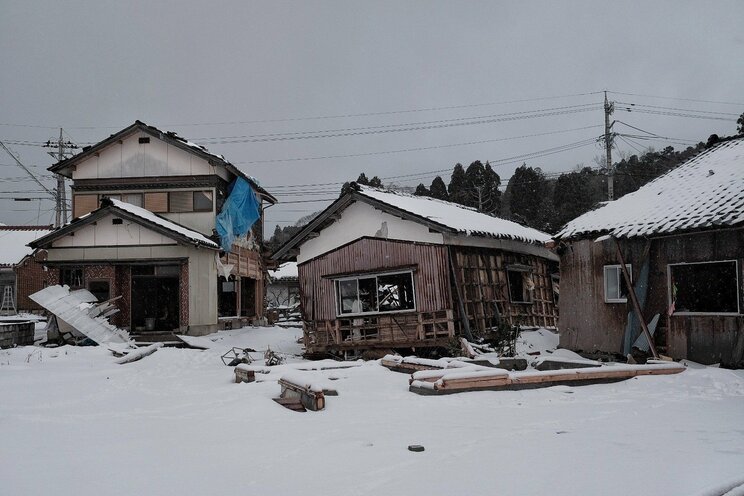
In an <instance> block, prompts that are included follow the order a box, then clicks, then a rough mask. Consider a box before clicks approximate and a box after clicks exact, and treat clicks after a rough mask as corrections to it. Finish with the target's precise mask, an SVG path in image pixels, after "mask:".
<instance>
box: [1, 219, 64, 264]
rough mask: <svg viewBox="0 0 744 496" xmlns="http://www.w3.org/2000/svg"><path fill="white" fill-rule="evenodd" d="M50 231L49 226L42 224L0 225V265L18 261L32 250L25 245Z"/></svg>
mask: <svg viewBox="0 0 744 496" xmlns="http://www.w3.org/2000/svg"><path fill="white" fill-rule="evenodd" d="M51 231H52V229H51V228H49V227H43V226H33V227H30V228H29V227H25V226H5V225H3V226H0V247H2V248H0V266H10V265H15V264H17V263H19V262H20V261H21V260H23V257H25V256H26V255H30V254H31V253H33V251H34V249H33V248H31V247H29V246H27V245H28V244H29V243H30V242H32V241H33V240H35V239H38V238H40V237H42V236H46V235H47V234H49V233H50V232H51Z"/></svg>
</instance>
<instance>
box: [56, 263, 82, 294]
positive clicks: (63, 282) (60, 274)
mask: <svg viewBox="0 0 744 496" xmlns="http://www.w3.org/2000/svg"><path fill="white" fill-rule="evenodd" d="M77 270H79V271H80V285H79V286H72V285H69V284H66V282H65V277H64V273H65V271H77ZM59 282H60V286H65V285H67V286H68V287H69V288H70V290H73V289H86V284H85V271H84V270H83V268H82V267H62V268H60V270H59Z"/></svg>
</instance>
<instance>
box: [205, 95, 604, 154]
mask: <svg viewBox="0 0 744 496" xmlns="http://www.w3.org/2000/svg"><path fill="white" fill-rule="evenodd" d="M598 108H599V106H598V104H595V103H591V104H582V105H569V106H564V107H554V108H549V109H538V110H529V111H523V112H509V113H505V114H492V115H485V116H477V117H461V118H457V119H440V120H435V121H422V122H409V123H404V124H387V125H382V126H366V127H349V128H338V129H325V130H321V131H298V132H291V133H268V134H254V135H241V136H222V137H212V138H198V139H195V140H194V141H195V142H201V143H204V144H210V145H213V144H231V143H257V142H267V141H288V140H298V139H317V138H335V137H342V136H362V135H368V134H381V133H397V132H404V131H421V130H428V129H440V128H448V127H455V126H472V125H477V124H489V123H493V122H506V121H514V120H521V119H534V118H537V117H548V116H553V115H564V114H574V113H579V112H588V111H591V110H596V109H598Z"/></svg>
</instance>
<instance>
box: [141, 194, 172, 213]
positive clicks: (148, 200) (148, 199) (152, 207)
mask: <svg viewBox="0 0 744 496" xmlns="http://www.w3.org/2000/svg"><path fill="white" fill-rule="evenodd" d="M145 208H146V209H147V210H149V211H150V212H155V213H162V212H167V211H168V193H166V192H161V193H145Z"/></svg>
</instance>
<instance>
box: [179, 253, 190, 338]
mask: <svg viewBox="0 0 744 496" xmlns="http://www.w3.org/2000/svg"><path fill="white" fill-rule="evenodd" d="M178 286H179V288H180V293H181V294H180V295H179V296H180V298H181V300H180V304H179V307H180V309H181V315H180V317H179V319H180V324H181V327H183V328H186V327H187V326H188V325H189V264H188V262H187V263H184V264H181V274H180V281H179V285H178Z"/></svg>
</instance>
